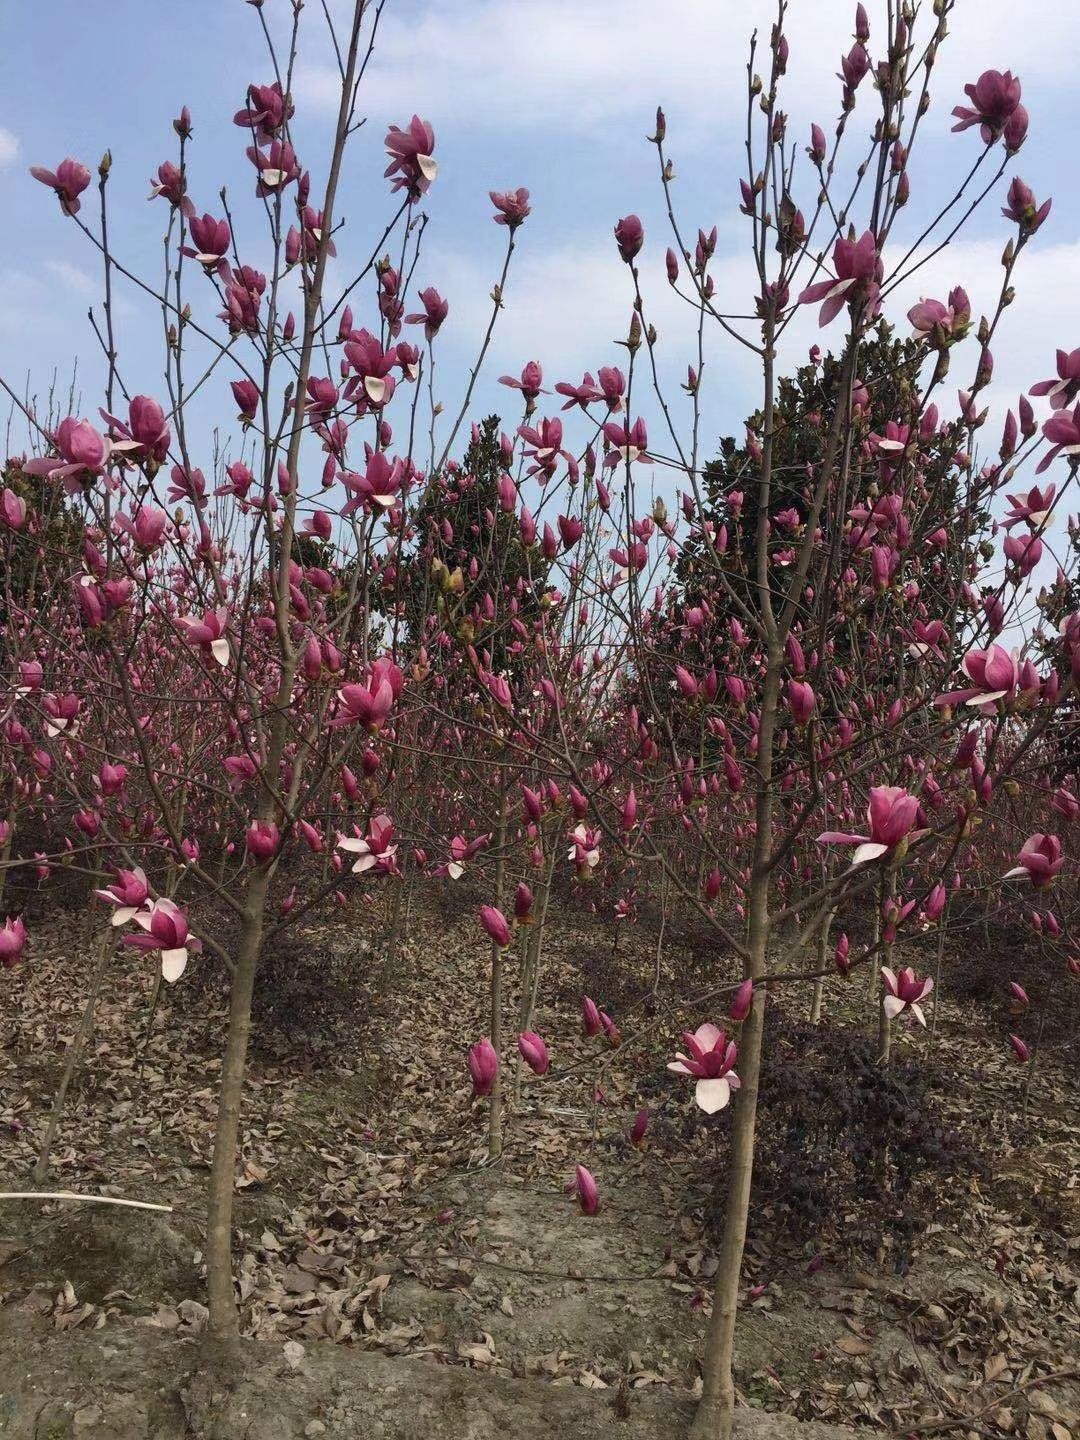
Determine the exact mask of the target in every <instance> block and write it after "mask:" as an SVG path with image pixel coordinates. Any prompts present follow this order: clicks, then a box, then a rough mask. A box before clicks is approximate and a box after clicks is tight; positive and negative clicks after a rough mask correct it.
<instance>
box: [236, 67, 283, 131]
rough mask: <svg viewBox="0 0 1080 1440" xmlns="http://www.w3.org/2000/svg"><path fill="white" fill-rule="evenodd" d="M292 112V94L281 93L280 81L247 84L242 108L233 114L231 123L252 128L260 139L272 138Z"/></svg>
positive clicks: (246, 128)
mask: <svg viewBox="0 0 1080 1440" xmlns="http://www.w3.org/2000/svg"><path fill="white" fill-rule="evenodd" d="M293 113H294V107H293V102H292V96H291V95H289V96H286V95H283V94H282V92H281V85H280V82H278V81H277V80H275V81H274V83H273V84H272V85H249V86H248V90H247V99H246V101H245V102H244V108H243V109H242V110H238V111H237V112H236V114H235V115H234V116H233V124H234V125H240V126H242V128H243V129H245V130H253V131H254V132H255V135H256V137H257V138H258V139H260V140H272V139H273V138H274V136H275V135H276V134H277V132H278V131H279V130H280V129H281V127H282V126H283V125H284V124H285V122H286V120H290V119H291V118H292V116H293Z"/></svg>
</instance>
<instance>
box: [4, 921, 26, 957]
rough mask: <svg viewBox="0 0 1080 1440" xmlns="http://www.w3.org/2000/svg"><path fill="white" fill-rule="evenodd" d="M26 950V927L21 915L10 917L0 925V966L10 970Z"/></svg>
mask: <svg viewBox="0 0 1080 1440" xmlns="http://www.w3.org/2000/svg"><path fill="white" fill-rule="evenodd" d="M25 949H26V926H25V924H24V923H23V919H22V916H21V915H16V916H15V919H14V920H12V919H11V917H10V916H8V918H7V919H6V920H5V921H4V923H3V925H0V965H2V966H3V967H4V969H5V970H10V969H11V968H12V966H14V965H17V964H18V962H19V961H20V960H21V959H22V953H23V951H24V950H25Z"/></svg>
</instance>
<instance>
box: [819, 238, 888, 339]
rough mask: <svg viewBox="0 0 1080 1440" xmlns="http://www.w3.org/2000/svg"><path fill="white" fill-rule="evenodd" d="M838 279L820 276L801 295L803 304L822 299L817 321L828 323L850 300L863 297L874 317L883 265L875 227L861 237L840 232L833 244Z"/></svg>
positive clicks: (860, 299)
mask: <svg viewBox="0 0 1080 1440" xmlns="http://www.w3.org/2000/svg"><path fill="white" fill-rule="evenodd" d="M833 269H834V270H835V271H836V279H835V280H819V281H817V282H816V283H815V284H813V285H808V286H807V288H806V289H805V290H804V291H803V292H802V294H801V295H800V296H799V304H800V305H815V304H817V302H818V301H819V300H821V301H823V302H824V303H823V304H822V307H821V310H820V312H819V314H818V324H819V325H828V324H830V323H831V322H832V321H833V320H835V319H836V317H837V315H839V313H840V311H841V310H842V309H843V308H844V305H845V304H847V303H848V302H854V301H862V302H864V303H865V306H866V310H867V313H868V314H869V315H870V316H871V317H872V316H874V315H875V314H876V313H877V310H878V306H879V296H880V291H881V280H882V276H883V274H884V269H883V266H882V262H881V256H880V255H879V254H878V248H877V239H876V237H875V235H874V233H873V231H872V230H867V231H865V233H864V234H862V235H861V236H860V237H859V239H858V240H856V239H854V238H853V237H844V236H841V238H840V239H839V240H837V242H836V244H835V246H834V247H833Z"/></svg>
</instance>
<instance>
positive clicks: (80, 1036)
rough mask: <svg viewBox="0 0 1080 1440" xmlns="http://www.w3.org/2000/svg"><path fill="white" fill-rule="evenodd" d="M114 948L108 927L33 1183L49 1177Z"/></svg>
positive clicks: (43, 1138)
mask: <svg viewBox="0 0 1080 1440" xmlns="http://www.w3.org/2000/svg"><path fill="white" fill-rule="evenodd" d="M115 949H116V931H115V930H114V929H113V928H112V926H110V927H109V933H108V934H107V935H106V936H104V937H103V939H102V941H101V946H100V948H99V950H98V958H97V963H96V964H95V965H94V970H93V973H92V975H91V976H90V988H89V990H88V991H87V995H86V1004H85V1005H84V1006H83V1013H82V1019H81V1020H80V1021H79V1028H78V1030H76V1032H75V1038H74V1039H73V1040H72V1042H71V1045H70V1046H69V1047H68V1053H67V1058H66V1060H65V1062H64V1073H63V1074H62V1075H61V1077H60V1084H59V1086H58V1087H57V1091H56V1095H55V1096H54V1097H53V1103H52V1110H51V1111H50V1112H49V1119H48V1123H47V1124H46V1126H45V1134H44V1136H43V1137H42V1141H41V1148H40V1150H39V1151H38V1157H37V1163H36V1164H35V1166H34V1184H35V1185H44V1184H45V1182H46V1180H47V1179H48V1178H49V1157H50V1155H51V1154H52V1147H53V1144H54V1143H55V1141H56V1132H57V1130H58V1129H59V1128H60V1120H61V1118H62V1116H63V1114H64V1102H65V1101H66V1099H67V1093H68V1088H69V1087H70V1085H71V1082H72V1080H73V1079H74V1077H75V1072H76V1070H77V1069H78V1067H79V1062H80V1061H81V1060H82V1057H83V1053H84V1051H85V1050H86V1046H87V1042H88V1041H89V1039H90V1036H91V1035H92V1034H93V1030H94V1006H95V1005H96V1003H97V997H98V994H99V992H100V990H101V982H102V980H103V979H104V978H105V971H106V970H107V969H108V966H109V961H110V960H111V959H112V956H113V952H114V950H115Z"/></svg>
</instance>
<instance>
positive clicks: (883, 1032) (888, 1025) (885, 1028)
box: [871, 865, 896, 1065]
mask: <svg viewBox="0 0 1080 1440" xmlns="http://www.w3.org/2000/svg"><path fill="white" fill-rule="evenodd" d="M895 894H896V868H895V866H893V865H887V866H886V867H885V869H884V871H883V872H882V875H881V896H880V903H879V905H878V928H879V933H880V926H881V922H882V919H883V918H884V912H885V909H886V907H887V906H888V905H889V904H890V903H891V902H892V900H893V897H894V896H895ZM886 923H888V922H886ZM890 933H891V932H890ZM881 964H882V965H888V966H890V967H892V964H893V946H892V941H889V942H887V943H886V945H885V948H884V950H883V951H882V952H881ZM879 968H880V967H879V966H878V964H877V962H876V961H875V963H874V965H873V966H872V967H871V973H872V974H873V976H874V979H875V981H876V980H877V977H878V970H879ZM874 988H875V994H876V993H877V988H878V987H877V986H876V985H875V987H874ZM891 1052H892V1021H891V1020H890V1019H889V1017H888V1014H887V1013H886V1011H885V1002H884V996H880V995H879V996H878V1064H879V1065H888V1063H889V1056H890V1054H891Z"/></svg>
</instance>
